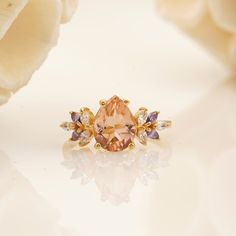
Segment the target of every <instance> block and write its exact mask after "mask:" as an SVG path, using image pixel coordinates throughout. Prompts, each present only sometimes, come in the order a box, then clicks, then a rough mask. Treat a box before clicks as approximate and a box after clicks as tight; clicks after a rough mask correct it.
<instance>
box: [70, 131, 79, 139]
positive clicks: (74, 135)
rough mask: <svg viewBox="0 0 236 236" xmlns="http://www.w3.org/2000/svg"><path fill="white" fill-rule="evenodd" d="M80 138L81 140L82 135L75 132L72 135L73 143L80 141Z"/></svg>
mask: <svg viewBox="0 0 236 236" xmlns="http://www.w3.org/2000/svg"><path fill="white" fill-rule="evenodd" d="M79 138H80V134H79V133H77V132H76V131H74V132H73V133H72V136H71V140H72V141H78V140H79Z"/></svg>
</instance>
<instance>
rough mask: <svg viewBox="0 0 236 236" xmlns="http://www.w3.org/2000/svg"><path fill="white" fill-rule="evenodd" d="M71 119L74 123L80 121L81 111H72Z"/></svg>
mask: <svg viewBox="0 0 236 236" xmlns="http://www.w3.org/2000/svg"><path fill="white" fill-rule="evenodd" d="M71 119H72V121H73V122H74V123H76V122H78V121H79V113H78V112H72V113H71Z"/></svg>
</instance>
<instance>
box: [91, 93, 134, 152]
mask: <svg viewBox="0 0 236 236" xmlns="http://www.w3.org/2000/svg"><path fill="white" fill-rule="evenodd" d="M94 133H95V139H96V141H97V143H100V144H101V146H102V147H103V148H104V149H106V150H108V151H111V152H118V151H122V150H124V149H126V148H127V147H128V145H129V144H130V143H131V142H132V141H133V140H134V137H135V134H136V122H135V119H134V117H133V115H132V113H131V111H130V110H129V108H128V107H127V105H126V104H125V103H124V102H123V100H121V99H120V98H119V97H117V96H114V97H112V98H111V99H110V100H108V101H107V103H106V104H105V105H104V106H102V107H101V108H100V110H99V111H98V113H97V115H96V117H95V124H94Z"/></svg>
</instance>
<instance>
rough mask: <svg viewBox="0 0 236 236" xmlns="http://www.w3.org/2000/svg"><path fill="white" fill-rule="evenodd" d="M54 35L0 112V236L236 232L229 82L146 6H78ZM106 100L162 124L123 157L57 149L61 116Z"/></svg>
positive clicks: (230, 235) (235, 143)
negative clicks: (115, 99)
mask: <svg viewBox="0 0 236 236" xmlns="http://www.w3.org/2000/svg"><path fill="white" fill-rule="evenodd" d="M63 31H64V32H63V34H62V37H61V39H60V42H59V45H58V47H57V48H55V49H54V51H53V52H52V53H51V55H50V56H49V58H48V60H47V62H46V63H45V65H44V66H43V68H41V70H40V71H39V72H37V73H36V74H35V76H34V78H33V80H32V81H31V82H30V84H29V85H28V86H26V87H25V88H24V89H23V90H21V91H20V92H19V93H18V94H16V95H15V96H14V97H13V98H12V100H11V101H10V102H9V103H8V104H7V105H5V106H2V107H1V108H0V131H1V132H0V149H1V152H0V153H1V154H0V235H4V236H16V235H17V236H28V235H29V236H31V235H36V236H38V235H40V236H41V235H43V236H54V235H56V236H61V235H63V236H71V235H73V236H74V235H76V236H77V235H83V236H97V235H103V236H110V235H113V236H116V235H117V236H118V235H119V236H120V235H127V236H130V235H132V236H147V235H148V236H156V235H160V236H173V235H175V236H183V235H191V236H192V235H201V236H234V235H236V227H235V226H236V203H235V199H236V188H235V182H236V172H235V167H236V159H235V156H236V149H235V148H236V135H235V134H236V125H235V120H236V105H235V100H236V85H235V79H236V78H235V76H233V75H229V74H228V72H226V71H225V70H224V69H223V68H222V67H221V66H220V65H219V64H218V63H216V62H215V61H213V59H212V58H210V57H208V55H207V54H206V53H204V52H203V51H202V50H201V49H200V48H199V47H198V46H197V45H195V44H194V43H192V42H191V41H190V40H189V39H186V38H185V36H184V35H181V34H180V33H179V32H178V31H177V30H176V29H175V28H173V27H171V26H170V25H168V24H166V23H164V22H161V21H160V20H159V19H158V17H157V16H156V15H155V12H154V8H153V6H152V5H151V4H150V3H148V2H147V1H138V2H137V1H132V0H130V1H116V2H114V1H106V0H102V1H100V2H99V4H98V1H95V0H87V1H84V0H81V1H80V7H79V11H78V12H77V16H76V17H75V18H74V20H73V22H72V23H71V24H70V25H68V26H67V27H66V28H65V29H64V30H63ZM113 94H117V95H119V96H121V97H124V98H127V99H129V100H131V104H130V108H131V110H132V111H133V112H135V111H136V110H137V108H138V107H140V106H146V107H148V108H149V109H150V110H155V109H158V110H160V111H161V114H160V118H161V119H162V118H163V119H172V120H173V128H172V129H169V130H166V131H162V132H160V137H161V142H160V143H159V144H158V145H155V144H151V145H149V146H148V147H147V149H143V150H141V151H140V149H139V147H138V148H137V149H135V150H134V151H133V152H130V153H126V152H124V153H121V154H114V155H110V154H108V155H106V154H104V153H96V155H94V150H93V149H92V148H91V150H89V149H85V150H82V151H81V150H74V149H73V148H72V147H71V146H70V145H68V143H66V144H64V143H65V140H66V139H67V138H68V134H67V133H65V132H63V130H61V129H60V128H59V124H60V123H61V121H64V120H67V119H68V117H69V115H68V112H69V111H71V110H77V109H79V108H80V107H81V106H88V107H90V108H91V109H92V110H93V111H94V112H96V110H97V109H98V107H99V105H98V101H99V99H101V98H109V97H110V96H112V95H113ZM155 152H156V154H155ZM133 154H135V155H133ZM157 154H158V155H157ZM126 155H127V156H126ZM163 166H165V168H162V167H163ZM71 176H72V177H73V178H72V179H71ZM157 176H158V180H156V177H157ZM75 177H77V178H75ZM153 177H154V179H155V180H153ZM140 180H141V181H140ZM88 181H89V182H88ZM81 182H82V184H81ZM87 182H88V183H87ZM143 182H144V183H145V182H148V184H147V186H146V185H145V184H143ZM83 183H87V184H83ZM104 200H105V201H104Z"/></svg>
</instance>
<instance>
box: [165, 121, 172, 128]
mask: <svg viewBox="0 0 236 236" xmlns="http://www.w3.org/2000/svg"><path fill="white" fill-rule="evenodd" d="M171 126H172V121H171V120H167V121H166V127H168V128H169V127H171Z"/></svg>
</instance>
